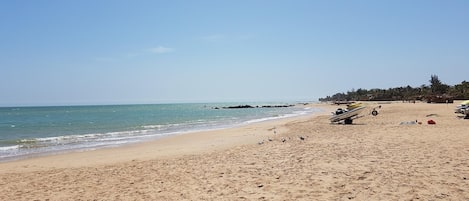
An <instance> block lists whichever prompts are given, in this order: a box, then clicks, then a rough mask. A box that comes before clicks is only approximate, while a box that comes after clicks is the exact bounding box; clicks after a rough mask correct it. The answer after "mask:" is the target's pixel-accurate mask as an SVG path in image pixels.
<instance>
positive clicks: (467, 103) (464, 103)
mask: <svg viewBox="0 0 469 201" xmlns="http://www.w3.org/2000/svg"><path fill="white" fill-rule="evenodd" d="M461 105H469V100H465V101H463V102H461Z"/></svg>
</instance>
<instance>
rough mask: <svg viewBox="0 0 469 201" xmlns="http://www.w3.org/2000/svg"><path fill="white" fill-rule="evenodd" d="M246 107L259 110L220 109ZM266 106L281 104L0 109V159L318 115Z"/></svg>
mask: <svg viewBox="0 0 469 201" xmlns="http://www.w3.org/2000/svg"><path fill="white" fill-rule="evenodd" d="M246 104H249V105H253V106H259V107H258V108H239V109H223V107H227V106H235V105H246ZM267 105H285V104H279V103H197V104H189V103H185V104H149V105H102V106H53V107H3V108H0V161H8V160H16V159H20V158H28V157H34V156H42V155H48V154H57V153H64V152H71V151H84V150H93V149H98V148H104V147H115V146H121V145H125V144H129V143H137V142H142V141H148V140H154V139H158V138H161V137H164V136H169V135H176V134H182V133H189V132H194V131H204V130H213V129H221V128H229V127H235V126H241V125H246V124H250V123H255V122H261V121H267V120H273V119H279V118H286V117H293V116H299V115H306V114H310V113H314V112H317V111H318V109H316V108H305V107H262V106H267ZM216 108H219V109H216Z"/></svg>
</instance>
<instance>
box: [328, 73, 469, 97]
mask: <svg viewBox="0 0 469 201" xmlns="http://www.w3.org/2000/svg"><path fill="white" fill-rule="evenodd" d="M429 82H430V85H425V84H423V85H421V86H420V87H411V86H409V85H408V86H406V87H395V88H389V89H361V88H360V89H357V90H355V89H352V90H351V91H348V92H347V93H336V94H334V95H332V96H327V97H325V98H320V99H319V101H413V100H426V101H428V102H431V100H434V99H435V98H436V97H438V98H439V99H443V100H448V99H450V100H451V102H452V100H453V99H455V100H465V99H469V82H467V81H463V82H461V83H460V84H456V85H454V86H450V85H447V84H444V83H442V82H441V81H440V79H439V78H438V76H437V75H432V76H431V78H430V80H429Z"/></svg>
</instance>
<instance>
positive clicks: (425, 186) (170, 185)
mask: <svg viewBox="0 0 469 201" xmlns="http://www.w3.org/2000/svg"><path fill="white" fill-rule="evenodd" d="M367 104H369V108H368V110H370V109H371V108H372V107H375V106H377V105H378V104H376V103H375V104H373V103H367ZM381 105H382V108H381V109H379V112H380V114H379V115H378V116H376V117H373V116H371V115H367V116H365V117H363V118H360V119H357V120H355V121H354V125H335V124H330V123H329V121H328V117H329V115H325V114H322V115H320V116H316V117H312V116H309V117H301V118H294V119H288V120H279V121H272V122H264V123H259V124H252V125H249V126H247V127H240V128H233V129H225V130H218V131H211V132H202V133H193V134H187V135H180V136H175V137H169V138H165V139H162V140H157V141H155V142H148V143H144V144H139V145H133V146H127V147H120V148H113V149H103V150H96V151H87V152H80V153H70V154H60V155H55V156H48V157H39V158H33V159H27V160H21V161H14V162H7V163H1V164H0V178H1V180H0V192H1V193H0V200H469V129H468V128H469V120H464V119H460V118H458V115H456V114H454V113H453V108H454V107H455V106H456V104H450V105H446V104H426V103H417V104H412V103H392V104H384V103H381ZM319 107H322V108H324V109H325V111H326V112H325V113H329V112H331V111H334V109H336V106H329V105H319ZM367 112H369V111H367ZM427 115H430V116H428V117H427ZM429 119H433V120H434V121H436V125H428V124H427V123H426V122H427V120H429ZM415 120H417V121H421V122H423V124H421V125H419V124H409V125H400V123H401V122H410V121H415ZM274 132H276V134H274ZM300 137H302V138H303V140H302V139H300ZM269 139H270V140H269ZM262 140H263V141H264V142H263V143H260V144H259V142H260V141H262Z"/></svg>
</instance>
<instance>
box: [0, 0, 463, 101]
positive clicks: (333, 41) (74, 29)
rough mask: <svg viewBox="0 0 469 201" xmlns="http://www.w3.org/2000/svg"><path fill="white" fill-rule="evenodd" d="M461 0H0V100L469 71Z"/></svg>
mask: <svg viewBox="0 0 469 201" xmlns="http://www.w3.org/2000/svg"><path fill="white" fill-rule="evenodd" d="M468 10H469V1H465V0H461V1H458V0H451V1H444V0H438V1H433V0H412V1H408V0H392V1H391V0H389V1H386V0H383V1H375V0H369V1H367V0H356V1H348V0H324V1H316V0H305V1H301V0H289V1H287V0H285V1H284V0H236V1H232V0H227V1H218V0H213V1H211V0H200V1H188V0H185V1H183V0H171V1H167V0H164V1H163V0H161V1H159V0H151V1H145V0H138V1H120V0H112V1H111V0H108V1H107V0H102V1H94V0H82V1H62V0H55V1H52V0H43V1H32V0H25V1H0V106H32V105H82V104H84V105H88V104H132V103H173V102H175V103H180V102H231V101H315V100H317V99H318V98H321V97H325V96H327V95H333V94H335V93H338V92H346V91H350V90H353V89H359V88H363V89H372V88H391V87H400V86H407V85H410V86H413V87H418V86H421V85H423V84H426V85H429V80H430V77H431V75H437V76H438V77H439V78H440V80H441V81H442V82H443V83H446V84H450V85H454V84H458V83H461V82H462V81H464V80H466V81H467V80H468V79H469V12H468Z"/></svg>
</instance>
